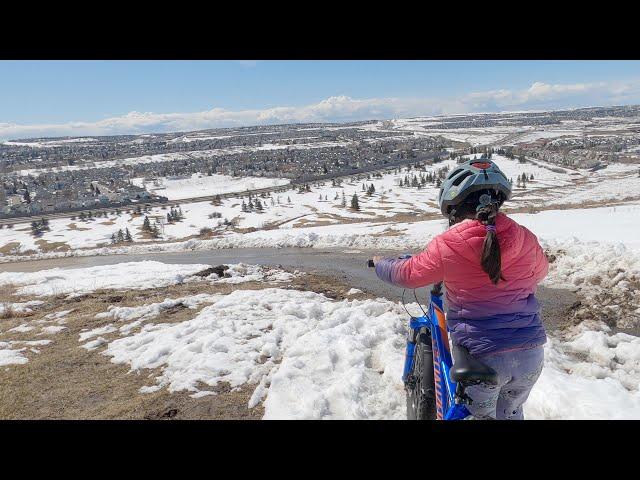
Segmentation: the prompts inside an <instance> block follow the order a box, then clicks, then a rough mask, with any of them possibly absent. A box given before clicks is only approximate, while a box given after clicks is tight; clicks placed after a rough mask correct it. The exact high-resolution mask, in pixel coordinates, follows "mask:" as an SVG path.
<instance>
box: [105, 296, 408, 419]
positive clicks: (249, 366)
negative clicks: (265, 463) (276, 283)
mask: <svg viewBox="0 0 640 480" xmlns="http://www.w3.org/2000/svg"><path fill="white" fill-rule="evenodd" d="M402 330H403V325H402V320H401V308H400V306H399V305H396V304H393V303H391V302H388V301H385V300H366V301H357V300H355V301H342V302H334V301H332V300H330V299H328V298H326V297H324V296H323V295H320V294H317V293H313V292H300V291H294V290H282V289H265V290H258V291H252V290H238V291H235V292H233V293H231V294H229V295H221V296H219V298H218V299H217V300H216V301H215V303H213V304H212V305H210V306H208V307H205V308H204V309H203V310H201V311H200V313H199V314H198V315H197V316H196V317H195V318H194V319H192V320H189V321H185V322H181V323H178V324H159V325H154V326H148V327H147V328H146V329H145V330H143V331H141V332H140V333H137V334H135V335H133V336H130V337H126V338H120V339H117V340H114V341H112V342H110V343H109V345H108V347H107V349H106V350H105V352H104V353H105V354H106V355H109V356H111V357H112V362H114V363H127V364H129V365H130V367H131V369H132V370H139V369H141V368H156V367H163V370H162V373H161V375H160V376H159V377H158V378H157V381H158V383H159V384H160V385H162V386H166V387H168V388H169V391H177V390H188V391H191V392H198V391H199V389H198V387H197V385H199V384H200V382H201V383H203V384H206V385H208V386H209V387H215V386H216V385H217V384H218V383H220V382H228V383H229V384H230V385H231V386H232V387H237V386H240V385H243V384H245V383H247V382H250V383H257V384H258V385H264V384H265V383H268V382H270V383H271V387H270V388H269V398H268V399H267V402H266V403H265V409H266V413H265V418H282V417H283V416H284V417H296V418H298V417H300V418H302V417H305V418H343V417H344V418H351V417H352V416H354V415H355V416H356V417H358V418H365V417H366V418H386V417H387V416H388V415H392V416H393V415H396V414H397V413H398V412H400V411H401V410H400V409H399V407H400V405H399V403H398V402H399V401H400V400H399V396H401V393H402V386H401V382H400V369H399V368H398V365H399V363H401V357H402V348H401V347H402V346H401V344H400V343H401V342H402V338H403V337H402ZM280 362H281V364H280ZM276 371H277V372H276ZM380 371H383V373H379V372H380ZM385 372H386V373H385ZM261 382H262V383H261ZM368 382H373V384H372V385H367V383H368ZM309 385H311V387H312V388H311V389H310V390H309V389H307V387H308V386H309ZM272 395H273V398H272ZM301 395H302V396H301ZM401 403H403V402H401ZM294 404H298V406H297V408H298V411H297V412H296V411H295V409H293V405H294ZM290 407H291V408H290ZM287 410H290V411H289V414H287V415H284V414H283V412H284V411H287ZM394 410H395V413H394Z"/></svg>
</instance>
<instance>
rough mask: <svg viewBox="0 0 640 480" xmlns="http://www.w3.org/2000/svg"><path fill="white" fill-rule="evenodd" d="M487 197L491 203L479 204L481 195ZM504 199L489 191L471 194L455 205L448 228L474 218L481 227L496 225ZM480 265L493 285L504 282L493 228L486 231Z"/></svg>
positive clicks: (496, 236)
mask: <svg viewBox="0 0 640 480" xmlns="http://www.w3.org/2000/svg"><path fill="white" fill-rule="evenodd" d="M484 194H486V195H489V196H490V197H491V202H490V203H488V204H486V205H481V204H480V196H481V195H484ZM503 201H504V198H503V197H502V195H501V194H499V193H498V194H496V193H495V192H494V191H491V190H480V191H476V192H473V193H471V194H470V195H469V196H468V197H467V198H466V199H465V200H464V201H463V202H462V203H460V204H458V205H456V206H455V207H454V209H453V210H451V213H450V215H449V226H452V225H455V224H456V223H458V222H461V221H462V220H465V219H467V218H475V219H476V220H479V221H480V223H482V225H485V226H486V225H493V226H495V224H496V216H497V215H498V210H499V209H500V206H501V205H502V202H503ZM480 265H481V266H482V270H484V271H485V272H487V274H488V275H489V278H490V279H491V281H492V282H493V283H494V284H497V283H498V282H499V281H500V280H504V277H503V276H502V272H501V269H502V261H501V255H500V244H499V243H498V234H497V233H496V231H495V229H494V228H490V229H487V234H486V235H485V237H484V243H483V244H482V254H481V256H480Z"/></svg>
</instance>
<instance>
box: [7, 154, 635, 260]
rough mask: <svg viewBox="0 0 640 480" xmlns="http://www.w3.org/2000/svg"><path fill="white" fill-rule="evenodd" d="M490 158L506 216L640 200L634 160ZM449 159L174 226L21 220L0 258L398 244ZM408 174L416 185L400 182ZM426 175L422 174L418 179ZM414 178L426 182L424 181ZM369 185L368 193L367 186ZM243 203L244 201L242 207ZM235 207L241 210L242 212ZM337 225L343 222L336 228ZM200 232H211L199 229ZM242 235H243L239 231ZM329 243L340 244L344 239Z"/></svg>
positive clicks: (167, 187)
mask: <svg viewBox="0 0 640 480" xmlns="http://www.w3.org/2000/svg"><path fill="white" fill-rule="evenodd" d="M494 160H495V161H496V162H497V163H498V165H499V166H500V167H501V168H502V169H503V171H504V172H505V174H506V175H507V177H509V178H512V179H513V181H514V192H513V198H512V199H511V200H510V201H509V202H508V203H507V204H506V205H505V211H507V212H509V211H514V210H515V211H520V212H522V211H539V210H551V209H560V208H562V207H564V206H572V207H576V206H581V205H589V206H598V205H602V204H619V203H620V202H622V201H624V202H626V203H632V204H633V203H634V202H635V203H637V202H638V201H640V177H639V176H638V174H637V168H636V167H634V166H633V165H615V166H610V167H608V168H605V169H603V170H598V171H596V172H590V171H587V170H570V169H558V168H557V167H555V166H553V165H550V164H546V163H544V162H542V161H535V163H531V162H527V163H520V162H518V161H516V160H511V159H508V158H505V157H502V156H500V155H494ZM455 165H456V162H455V161H452V160H448V161H444V162H441V163H437V164H435V165H431V166H427V167H425V168H424V169H423V170H422V169H421V170H416V169H411V170H408V169H407V168H402V169H400V168H398V169H395V170H393V169H392V170H390V171H389V172H387V173H384V174H381V175H380V176H377V175H369V176H368V177H369V178H367V176H366V175H361V176H353V177H350V178H347V179H344V180H343V181H341V182H338V183H336V184H335V185H334V184H332V182H331V181H326V182H323V183H316V184H312V185H309V191H306V190H301V189H300V188H291V189H290V190H288V191H285V192H282V193H272V194H270V195H265V196H263V197H260V196H259V197H255V198H252V199H249V198H248V197H246V196H245V197H244V198H229V199H224V200H222V202H221V203H220V204H219V205H217V204H212V203H211V202H197V203H185V204H181V205H180V208H181V211H182V213H183V218H182V219H181V220H179V221H175V222H173V221H172V222H170V221H168V219H167V213H169V211H170V209H169V208H168V207H166V206H164V207H155V208H152V209H149V211H147V212H140V213H139V214H138V213H137V212H136V210H135V208H133V207H132V208H130V209H123V210H122V211H119V213H116V212H115V211H113V212H111V213H107V214H106V216H101V217H97V218H95V217H94V218H91V219H86V218H85V219H80V218H78V217H76V218H72V219H55V220H51V221H50V223H49V228H50V230H49V231H45V232H43V233H42V234H41V235H40V236H38V237H35V236H34V235H33V234H32V229H31V226H30V225H29V224H19V225H16V226H14V227H13V228H12V229H9V228H7V227H5V228H2V229H0V261H2V260H8V259H9V258H8V257H10V256H11V255H15V254H21V255H25V254H26V255H30V254H31V255H33V254H40V255H39V256H42V255H43V254H44V255H45V256H57V255H60V254H75V253H78V254H82V252H76V251H77V250H79V249H92V248H96V247H110V246H111V244H112V238H111V237H112V235H114V234H116V233H117V232H118V230H120V229H122V230H123V231H124V230H125V229H127V228H128V229H129V231H130V232H131V235H132V240H133V242H132V243H128V244H122V243H120V244H118V245H117V246H115V248H116V249H123V248H124V249H127V248H136V247H137V245H138V244H143V243H153V244H154V247H153V248H154V249H155V248H157V249H160V250H162V249H163V248H170V247H169V245H168V244H167V243H166V242H176V241H179V240H188V239H190V238H193V239H194V240H197V241H202V242H203V244H204V243H205V242H207V241H209V240H208V239H210V238H213V239H214V240H212V241H211V242H210V243H209V245H210V246H211V247H212V248H218V246H219V247H224V246H230V245H233V246H237V247H242V246H256V245H257V244H258V243H260V246H281V245H282V244H283V242H284V243H287V244H294V245H295V244H296V242H295V241H292V240H291V239H294V238H295V239H303V238H305V237H309V236H312V237H314V238H320V237H331V238H333V237H334V236H335V234H334V231H335V232H338V233H339V234H340V235H341V236H343V237H345V238H348V237H349V236H353V235H359V236H362V234H363V233H365V232H368V233H371V234H372V235H374V237H373V238H362V239H361V241H367V242H370V243H372V245H373V242H374V241H375V242H379V243H375V245H378V244H379V245H381V246H382V245H383V244H384V242H385V241H386V242H389V245H391V246H392V245H395V244H397V242H403V241H404V242H407V240H406V238H404V237H399V238H392V236H394V235H395V236H397V232H398V231H402V230H408V231H410V230H413V229H414V227H411V226H408V224H409V223H413V222H420V221H423V220H426V219H429V218H433V219H437V218H439V215H440V214H439V210H438V208H437V203H436V200H437V194H438V191H439V189H438V187H437V183H436V180H437V177H438V175H439V172H441V173H440V174H443V173H444V172H445V171H446V170H447V169H451V168H454V167H455ZM522 175H525V176H526V177H527V178H528V179H529V180H528V182H527V183H526V185H525V187H520V186H518V185H517V182H516V179H518V178H520V176H522ZM431 178H433V182H432V181H431V180H430V179H431ZM414 179H415V182H418V183H417V185H418V186H405V185H404V183H405V182H413V181H414ZM427 179H429V180H428V181H426V182H425V180H427ZM421 180H422V181H423V182H424V183H423V184H422V185H420V181H421ZM281 181H282V180H279V179H266V178H264V179H260V178H251V179H240V180H237V179H233V178H226V177H222V176H211V177H209V176H203V177H198V176H195V177H193V178H191V179H185V180H164V181H162V182H158V188H163V190H158V192H164V193H163V194H165V195H168V196H169V197H170V198H171V197H174V198H177V197H181V196H192V195H194V194H195V195H200V194H213V193H214V192H220V193H222V192H223V191H228V190H230V189H238V188H240V189H243V188H244V189H246V188H249V187H250V185H254V186H256V187H262V186H272V185H274V184H276V183H280V182H281ZM371 186H373V193H370V192H367V190H368V189H369V188H370V187H371ZM354 195H356V196H357V197H358V206H359V209H358V210H355V209H353V208H351V203H352V199H353V196H354ZM249 201H251V207H248V205H249ZM256 201H257V202H259V203H260V208H259V209H258V208H257V206H254V203H256ZM243 203H244V204H245V206H246V208H244V209H243V207H242V204H243ZM176 204H177V203H176ZM171 205H173V203H172V204H171ZM544 214H545V212H541V213H540V214H539V215H542V217H541V218H544ZM145 216H148V217H149V219H150V221H151V222H152V223H156V222H157V223H158V225H159V230H160V235H159V237H158V238H156V239H154V238H152V237H151V236H149V235H148V234H146V233H145V232H144V231H143V230H142V226H143V222H144V218H145ZM225 220H226V222H225ZM344 225H347V227H346V228H344ZM332 226H335V228H332ZM415 228H418V227H415ZM202 229H210V230H211V231H210V232H209V233H207V234H206V235H202V233H203V230H202ZM256 230H257V231H258V232H256ZM248 232H249V233H248ZM250 232H254V233H250ZM385 232H386V233H385ZM246 233H248V234H247V235H242V236H239V234H246ZM379 237H384V239H380V238H379ZM258 239H259V241H258ZM283 239H289V240H283ZM376 239H377V240H376ZM158 242H165V243H158ZM394 242H396V243H394ZM298 243H299V242H298ZM303 243H305V244H307V243H309V242H308V241H303ZM333 243H334V244H335V245H336V246H342V245H344V244H346V243H348V241H346V243H345V242H342V241H333ZM187 248H188V247H187Z"/></svg>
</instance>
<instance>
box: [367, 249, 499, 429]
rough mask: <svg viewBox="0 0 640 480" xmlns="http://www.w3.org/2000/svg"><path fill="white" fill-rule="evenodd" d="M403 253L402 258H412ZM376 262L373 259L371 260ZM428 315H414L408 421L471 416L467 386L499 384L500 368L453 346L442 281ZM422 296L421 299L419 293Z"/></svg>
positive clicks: (407, 367)
mask: <svg viewBox="0 0 640 480" xmlns="http://www.w3.org/2000/svg"><path fill="white" fill-rule="evenodd" d="M409 257H411V255H403V256H401V257H399V258H409ZM367 266H368V267H374V265H373V260H368V261H367ZM430 294H431V301H430V303H429V309H428V311H424V309H423V308H422V305H420V302H418V305H420V308H421V309H422V312H423V313H424V315H423V316H420V317H414V316H413V315H411V314H410V313H409V312H408V311H407V309H406V305H404V290H403V292H402V303H403V305H404V306H405V311H407V314H409V315H410V317H411V319H410V320H409V334H408V338H407V348H406V354H405V362H404V370H403V374H402V381H403V383H404V386H405V391H406V393H407V419H408V420H462V419H465V418H467V417H469V416H470V415H471V413H470V412H469V410H468V408H467V405H471V402H472V400H471V398H469V396H468V395H467V394H466V393H465V389H466V388H467V387H469V386H471V385H477V384H479V383H486V384H492V385H495V384H497V373H496V372H495V370H493V369H492V368H490V367H488V366H487V365H484V364H483V363H482V362H480V361H479V360H477V359H476V358H474V357H472V356H471V354H469V352H468V351H467V349H466V348H464V347H462V346H460V345H453V346H451V345H450V343H449V334H448V329H447V325H446V320H445V313H444V309H443V304H442V294H443V292H442V282H439V283H437V284H434V285H433V287H432V289H431V292H430ZM414 296H415V297H416V301H417V300H418V298H417V296H416V295H415V290H414Z"/></svg>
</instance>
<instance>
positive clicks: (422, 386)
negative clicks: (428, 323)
mask: <svg viewBox="0 0 640 480" xmlns="http://www.w3.org/2000/svg"><path fill="white" fill-rule="evenodd" d="M411 379H412V381H411V382H409V386H408V387H407V419H408V420H435V419H436V395H435V393H436V392H435V385H434V379H433V351H432V349H431V335H430V334H429V333H420V335H418V339H417V341H416V349H415V354H414V357H413V367H412V371H411Z"/></svg>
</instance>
